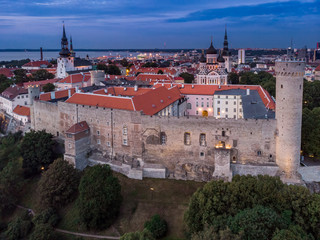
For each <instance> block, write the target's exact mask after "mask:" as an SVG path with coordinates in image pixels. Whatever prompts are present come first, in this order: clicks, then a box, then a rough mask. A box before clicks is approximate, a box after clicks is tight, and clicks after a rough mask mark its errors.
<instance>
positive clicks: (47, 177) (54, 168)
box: [38, 159, 80, 208]
mask: <svg viewBox="0 0 320 240" xmlns="http://www.w3.org/2000/svg"><path fill="white" fill-rule="evenodd" d="M79 181H80V174H79V172H78V171H77V170H76V169H75V168H74V166H72V165H71V164H69V163H68V162H67V161H65V160H63V159H57V160H55V161H54V162H53V163H52V164H50V166H49V168H48V170H47V171H46V172H44V173H43V174H42V176H41V179H40V181H39V183H38V191H39V195H40V199H41V203H42V204H43V205H44V206H47V207H55V208H60V207H62V206H64V205H66V204H67V203H69V202H71V201H73V199H74V198H75V196H76V195H77V190H78V186H79Z"/></svg>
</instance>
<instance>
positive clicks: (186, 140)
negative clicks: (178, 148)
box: [184, 132, 191, 145]
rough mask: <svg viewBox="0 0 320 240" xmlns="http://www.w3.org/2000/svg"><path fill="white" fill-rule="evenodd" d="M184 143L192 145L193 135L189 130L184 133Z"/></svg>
mask: <svg viewBox="0 0 320 240" xmlns="http://www.w3.org/2000/svg"><path fill="white" fill-rule="evenodd" d="M184 144H185V145H191V135H190V133H188V132H186V133H184Z"/></svg>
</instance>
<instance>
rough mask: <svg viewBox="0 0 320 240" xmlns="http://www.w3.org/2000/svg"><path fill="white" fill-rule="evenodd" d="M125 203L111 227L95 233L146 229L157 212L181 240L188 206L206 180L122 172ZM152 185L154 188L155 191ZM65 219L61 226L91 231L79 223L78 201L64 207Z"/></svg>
mask: <svg viewBox="0 0 320 240" xmlns="http://www.w3.org/2000/svg"><path fill="white" fill-rule="evenodd" d="M114 175H115V176H117V177H118V179H119V181H120V183H121V187H122V196H123V203H122V207H121V210H120V215H119V217H118V219H117V221H116V223H115V224H114V225H113V226H112V227H111V228H109V229H107V230H105V231H100V232H90V233H92V234H101V235H111V236H117V232H119V233H120V234H121V235H122V234H124V233H126V232H133V231H138V230H142V229H143V224H144V222H145V221H147V220H148V219H150V217H151V216H153V215H154V214H160V215H161V216H162V217H164V218H165V219H166V221H167V222H168V230H169V231H168V238H166V239H168V240H169V239H170V240H178V239H181V238H183V236H184V235H183V226H184V225H183V215H184V212H185V210H186V209H187V207H188V202H189V198H190V197H191V195H192V194H193V193H194V192H195V191H196V190H197V188H198V187H201V186H203V185H204V183H199V182H193V181H178V180H168V179H144V180H142V181H140V180H134V179H129V178H127V177H125V176H123V175H121V174H119V173H114ZM151 188H153V189H154V190H153V191H151ZM61 215H62V216H63V218H62V221H61V222H60V224H59V226H58V227H59V228H62V229H66V230H70V231H79V232H87V231H86V230H85V229H84V228H83V227H82V226H81V225H80V224H79V220H78V219H79V216H78V211H77V208H76V204H75V203H72V204H69V205H68V206H66V207H65V208H64V209H63V210H62V211H61Z"/></svg>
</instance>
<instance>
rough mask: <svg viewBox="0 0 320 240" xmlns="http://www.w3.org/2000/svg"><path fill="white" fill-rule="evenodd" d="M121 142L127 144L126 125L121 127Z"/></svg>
mask: <svg viewBox="0 0 320 240" xmlns="http://www.w3.org/2000/svg"><path fill="white" fill-rule="evenodd" d="M122 144H123V145H128V128H127V126H123V128H122Z"/></svg>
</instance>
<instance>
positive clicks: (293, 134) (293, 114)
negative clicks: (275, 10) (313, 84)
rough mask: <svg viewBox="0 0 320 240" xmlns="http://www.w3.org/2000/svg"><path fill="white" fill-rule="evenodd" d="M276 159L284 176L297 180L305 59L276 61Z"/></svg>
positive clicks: (298, 178)
mask: <svg viewBox="0 0 320 240" xmlns="http://www.w3.org/2000/svg"><path fill="white" fill-rule="evenodd" d="M275 71H276V78H277V80H276V97H277V100H276V120H277V137H276V162H277V164H278V166H279V167H280V169H281V171H282V173H283V176H282V177H283V178H284V179H287V180H288V181H299V180H300V177H299V174H298V173H297V170H298V167H299V166H300V147H301V122H302V94H303V76H304V71H305V63H304V61H299V60H277V61H276V68H275Z"/></svg>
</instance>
